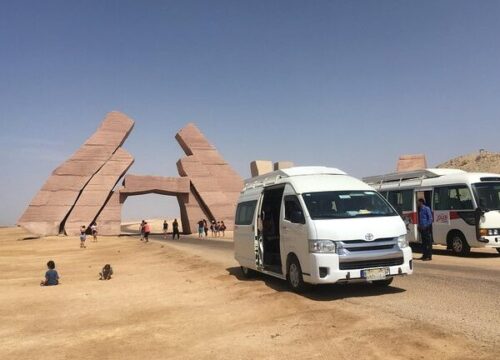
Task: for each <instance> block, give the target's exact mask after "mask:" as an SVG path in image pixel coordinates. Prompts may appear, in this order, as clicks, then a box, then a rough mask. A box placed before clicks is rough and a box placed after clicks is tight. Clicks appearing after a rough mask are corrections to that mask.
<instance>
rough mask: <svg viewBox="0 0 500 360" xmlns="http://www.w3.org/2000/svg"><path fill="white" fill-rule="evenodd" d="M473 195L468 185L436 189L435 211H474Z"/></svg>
mask: <svg viewBox="0 0 500 360" xmlns="http://www.w3.org/2000/svg"><path fill="white" fill-rule="evenodd" d="M472 208H473V206H472V195H471V192H470V190H469V188H468V187H467V186H466V185H456V186H443V187H437V188H435V189H434V209H435V210H472Z"/></svg>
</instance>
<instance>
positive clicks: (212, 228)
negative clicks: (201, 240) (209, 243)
mask: <svg viewBox="0 0 500 360" xmlns="http://www.w3.org/2000/svg"><path fill="white" fill-rule="evenodd" d="M210 231H211V232H212V237H214V236H215V220H212V221H211V222H210Z"/></svg>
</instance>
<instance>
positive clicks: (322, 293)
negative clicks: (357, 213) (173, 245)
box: [226, 267, 406, 301]
mask: <svg viewBox="0 0 500 360" xmlns="http://www.w3.org/2000/svg"><path fill="white" fill-rule="evenodd" d="M226 271H227V272H228V273H229V275H231V276H234V277H235V278H236V279H238V280H240V281H260V282H264V284H266V286H268V287H270V288H271V289H273V290H276V291H279V292H283V291H285V292H292V291H291V290H290V289H289V288H288V285H287V282H286V281H285V280H281V279H278V278H275V277H272V276H268V275H265V274H261V273H253V274H252V275H253V276H252V277H251V278H246V277H245V276H244V275H243V273H242V272H241V269H240V268H239V267H230V268H227V269H226ZM405 291H406V290H405V289H401V288H398V287H394V286H388V287H377V286H374V285H372V284H366V283H353V284H329V285H314V286H312V287H311V288H310V289H309V290H308V291H306V292H304V293H302V294H300V295H301V296H304V297H306V298H308V299H311V300H314V301H332V300H341V299H347V298H356V297H368V296H380V295H387V294H398V293H402V292H405Z"/></svg>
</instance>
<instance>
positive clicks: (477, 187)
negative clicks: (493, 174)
mask: <svg viewBox="0 0 500 360" xmlns="http://www.w3.org/2000/svg"><path fill="white" fill-rule="evenodd" d="M472 188H473V189H474V194H475V195H476V200H477V204H478V206H479V207H480V208H482V209H485V210H500V182H482V183H476V184H472Z"/></svg>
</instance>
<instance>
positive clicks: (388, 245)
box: [340, 238, 398, 252]
mask: <svg viewBox="0 0 500 360" xmlns="http://www.w3.org/2000/svg"><path fill="white" fill-rule="evenodd" d="M397 242H398V240H397V238H379V239H375V240H373V241H366V240H348V241H342V242H341V243H340V244H341V247H342V248H343V249H344V250H347V251H348V252H360V251H376V250H389V249H393V248H394V247H395V246H396V245H397Z"/></svg>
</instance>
